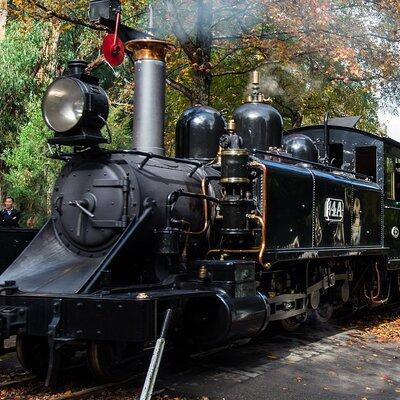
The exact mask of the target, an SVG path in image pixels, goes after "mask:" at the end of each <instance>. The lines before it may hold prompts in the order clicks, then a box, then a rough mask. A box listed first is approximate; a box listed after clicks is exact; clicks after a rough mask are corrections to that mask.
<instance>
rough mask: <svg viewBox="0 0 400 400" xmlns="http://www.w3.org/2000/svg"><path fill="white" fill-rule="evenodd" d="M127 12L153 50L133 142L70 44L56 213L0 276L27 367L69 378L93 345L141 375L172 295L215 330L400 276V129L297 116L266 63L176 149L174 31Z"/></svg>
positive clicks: (56, 127)
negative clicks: (171, 153) (263, 79)
mask: <svg viewBox="0 0 400 400" xmlns="http://www.w3.org/2000/svg"><path fill="white" fill-rule="evenodd" d="M105 5H106V6H105ZM118 7H119V5H118V2H115V1H111V2H110V1H92V2H91V18H92V19H93V20H96V21H99V22H100V23H101V24H102V25H104V26H111V25H112V23H113V21H115V19H116V18H117V17H116V14H117V12H118V10H119V8H118ZM122 28H123V29H121V39H122V40H123V41H124V42H125V48H126V49H127V51H128V52H129V53H130V55H131V56H132V57H133V59H134V63H135V98H134V105H135V116H134V129H133V135H134V144H135V148H134V149H133V150H119V151H109V150H106V149H103V148H102V147H101V144H103V143H106V142H107V138H105V137H104V136H103V135H102V134H101V129H102V128H103V127H104V126H105V125H106V120H107V116H108V100H107V96H106V93H105V92H104V90H103V89H101V87H100V86H99V82H98V80H97V79H96V78H95V77H94V76H92V75H90V74H88V73H87V64H86V63H85V62H83V61H80V60H75V61H72V62H70V63H69V67H68V70H67V72H66V73H65V74H64V76H63V77H61V78H58V79H57V80H56V81H55V82H53V83H52V84H51V85H50V87H49V89H48V90H47V92H46V94H45V96H44V99H43V106H42V108H43V117H44V120H45V122H46V124H47V125H48V126H49V128H51V129H52V130H53V131H54V137H53V138H51V139H50V140H49V143H50V144H51V145H52V146H53V147H54V148H55V149H56V151H55V153H54V155H53V157H55V158H57V159H60V160H62V161H63V162H64V163H65V165H64V167H63V169H62V171H61V172H60V175H59V177H58V180H57V182H56V185H55V188H54V192H53V197H52V214H51V218H50V219H49V221H48V222H47V223H46V224H45V226H44V227H43V228H42V229H41V231H40V232H39V233H38V235H37V236H36V237H35V238H34V240H33V241H32V242H31V243H30V245H29V246H28V247H27V248H26V249H25V250H24V252H23V253H22V254H21V255H20V256H19V257H18V258H17V259H16V260H15V261H14V262H13V263H12V265H11V266H10V267H9V268H7V270H6V271H5V272H4V273H3V274H2V275H1V276H0V284H1V286H0V342H3V341H4V340H5V339H6V338H8V337H10V336H11V335H17V355H18V357H19V360H20V361H21V363H22V365H23V366H24V367H25V368H26V369H28V370H30V371H33V372H34V373H37V374H42V375H43V374H44V375H46V377H47V380H46V382H47V384H51V383H52V382H53V381H54V380H55V379H56V376H57V371H58V369H59V366H60V364H61V362H62V360H63V358H65V357H66V356H67V354H70V352H71V350H72V351H73V350H74V349H82V348H85V349H86V351H87V360H88V364H89V367H90V369H91V370H92V372H93V373H94V375H95V376H96V377H97V378H100V379H102V380H116V379H123V378H124V377H126V376H128V375H129V374H131V373H132V371H134V370H135V368H136V367H137V364H138V357H139V356H140V354H141V353H142V352H143V350H144V349H145V348H148V347H149V346H151V345H152V343H154V341H155V340H156V339H157V337H158V335H159V334H160V329H161V324H162V322H163V319H164V315H165V313H166V310H167V309H171V310H172V311H173V324H172V328H171V329H170V331H169V337H170V338H171V340H173V341H174V342H175V346H176V348H179V347H184V346H186V345H188V344H189V345H190V346H191V347H192V348H195V347H196V348H207V347H211V346H219V345H221V344H224V343H227V342H231V341H233V340H237V339H240V338H252V337H255V336H257V335H259V334H261V333H262V332H263V331H264V330H265V328H266V327H267V325H268V324H269V323H270V322H271V321H279V322H280V323H281V324H282V326H283V327H285V328H286V329H290V330H291V329H295V328H296V327H297V326H298V325H299V324H300V323H301V322H302V321H303V320H304V319H305V318H306V317H307V315H308V314H310V313H313V314H314V315H316V316H317V317H318V318H319V319H320V320H321V321H326V320H328V319H329V317H330V316H331V314H332V310H333V309H334V308H335V307H338V306H340V305H343V304H346V303H347V304H351V305H352V306H354V307H362V306H365V305H377V304H383V303H385V302H387V301H388V299H389V297H391V296H392V295H395V294H396V293H397V292H398V289H399V273H398V271H399V269H400V239H399V236H400V230H399V226H400V206H399V203H398V201H400V190H399V183H400V181H399V178H400V175H399V174H400V172H399V171H400V170H399V165H400V164H399V160H400V144H399V143H397V142H395V141H393V140H391V139H388V138H381V137H378V136H375V135H372V134H370V133H367V132H363V131H360V130H357V129H355V128H354V121H350V120H349V119H344V120H343V119H341V120H333V119H328V118H326V119H325V123H324V124H323V125H318V126H311V127H304V128H299V129H295V130H292V131H290V132H285V133H283V124H282V117H281V116H280V114H279V112H278V111H277V110H276V109H274V108H273V107H272V106H271V105H269V104H267V103H266V102H265V100H264V97H263V95H262V93H261V92H260V87H259V75H258V73H256V72H255V73H253V74H252V83H253V89H252V94H251V95H250V97H249V99H248V101H247V102H246V103H244V104H243V105H241V106H240V107H239V108H238V109H237V110H236V111H235V112H234V122H233V121H229V122H228V123H226V122H225V120H224V117H223V116H222V115H221V113H220V112H218V111H216V110H214V109H212V108H210V107H204V106H194V107H191V108H189V109H188V110H186V111H185V112H184V113H183V114H182V116H181V117H180V119H179V120H178V122H177V128H176V157H168V156H166V155H165V154H164V147H163V124H164V98H165V55H166V52H167V50H168V47H169V44H168V43H166V42H164V41H162V40H159V39H156V38H154V37H153V36H151V35H145V34H143V35H141V36H140V35H139V36H138V33H137V31H134V30H132V29H129V28H127V27H123V26H122ZM61 146H63V148H65V147H68V146H69V148H71V149H72V151H71V152H69V153H65V152H62V151H61V150H60V149H61ZM57 149H58V150H57Z"/></svg>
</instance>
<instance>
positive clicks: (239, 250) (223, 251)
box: [207, 248, 260, 256]
mask: <svg viewBox="0 0 400 400" xmlns="http://www.w3.org/2000/svg"><path fill="white" fill-rule="evenodd" d="M259 252H260V249H259V248H256V249H211V250H209V251H208V252H207V256H208V255H209V254H212V253H228V254H229V253H232V254H235V253H242V254H246V253H259Z"/></svg>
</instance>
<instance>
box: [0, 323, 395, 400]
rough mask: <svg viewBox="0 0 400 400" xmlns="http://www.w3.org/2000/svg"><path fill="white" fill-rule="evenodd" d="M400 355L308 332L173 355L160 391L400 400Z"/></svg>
mask: <svg viewBox="0 0 400 400" xmlns="http://www.w3.org/2000/svg"><path fill="white" fill-rule="evenodd" d="M399 350H400V343H397V344H396V343H389V344H381V343H378V342H377V341H376V339H375V338H373V337H367V336H365V334H363V333H362V332H360V331H358V330H355V329H352V330H345V329H344V328H343V327H340V326H335V325H323V326H316V327H315V326H312V327H310V326H305V327H304V328H302V329H301V330H299V331H297V332H295V333H292V334H275V335H268V334H267V335H265V336H263V337H260V338H258V339H257V340H255V341H253V342H250V343H248V344H246V345H242V346H234V347H231V348H227V349H223V350H221V351H219V352H216V353H213V354H208V355H203V356H201V357H195V358H192V359H191V360H189V361H185V362H181V361H180V362H174V360H173V359H172V360H171V359H170V358H171V356H169V357H168V358H169V360H168V361H166V362H165V363H164V367H163V368H162V369H161V372H160V376H159V379H158V383H157V387H158V389H161V388H167V389H168V392H170V393H172V398H174V397H178V396H180V395H182V396H184V397H185V398H187V399H198V398H200V399H201V398H202V397H203V396H204V397H207V398H208V399H210V400H213V399H215V400H217V399H218V400H221V399H225V400H255V399H257V400H258V399H260V400H264V399H265V400H275V399H279V400H281V399H285V400H291V399H296V400H297V399H304V400H314V399H316V400H321V399H329V400H339V399H340V400H341V399H346V400H347V399H359V400H373V399H380V400H381V399H385V400H390V399H400V351H399ZM172 357H173V356H172ZM15 368H16V360H15V355H14V354H9V355H7V356H4V357H2V358H0V377H1V375H2V374H7V373H9V372H11V371H12V370H14V369H15ZM3 376H4V375H3ZM0 379H1V378H0ZM140 384H141V382H138V383H137V385H138V386H140ZM175 394H176V396H175ZM35 398H36V399H37V398H40V397H35Z"/></svg>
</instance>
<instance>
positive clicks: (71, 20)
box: [30, 0, 105, 31]
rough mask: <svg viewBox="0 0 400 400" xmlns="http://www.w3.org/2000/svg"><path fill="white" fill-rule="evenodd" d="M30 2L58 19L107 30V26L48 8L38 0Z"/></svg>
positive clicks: (98, 29)
mask: <svg viewBox="0 0 400 400" xmlns="http://www.w3.org/2000/svg"><path fill="white" fill-rule="evenodd" d="M30 2H31V3H32V4H33V5H34V6H35V7H37V8H39V9H40V10H42V11H44V12H45V13H46V14H47V15H48V16H49V17H51V18H57V19H59V20H62V21H66V22H70V23H71V24H74V25H80V26H84V27H86V28H90V29H94V30H97V31H105V28H103V27H101V26H98V25H96V24H91V23H87V22H84V21H82V20H80V19H76V18H72V17H70V16H68V15H65V14H60V13H57V12H55V11H54V10H51V9H49V8H47V7H46V6H44V5H43V4H41V3H40V2H39V1H37V0H30Z"/></svg>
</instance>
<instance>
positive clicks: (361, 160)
mask: <svg viewBox="0 0 400 400" xmlns="http://www.w3.org/2000/svg"><path fill="white" fill-rule="evenodd" d="M355 161H356V162H355V164H356V168H355V169H356V172H357V173H358V174H362V175H366V176H369V177H371V179H372V180H373V181H374V182H376V147H375V146H365V147H357V148H356V160H355Z"/></svg>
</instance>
